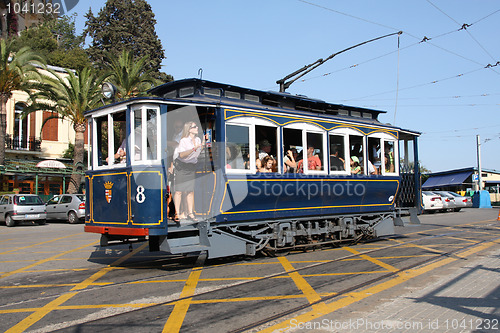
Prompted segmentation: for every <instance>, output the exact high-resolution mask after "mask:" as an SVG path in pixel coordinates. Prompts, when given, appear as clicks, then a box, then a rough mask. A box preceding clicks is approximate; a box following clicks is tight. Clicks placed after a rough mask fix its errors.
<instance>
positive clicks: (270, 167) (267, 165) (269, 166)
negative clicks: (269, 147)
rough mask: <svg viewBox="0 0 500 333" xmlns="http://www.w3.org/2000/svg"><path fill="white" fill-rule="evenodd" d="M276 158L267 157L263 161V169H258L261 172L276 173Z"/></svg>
mask: <svg viewBox="0 0 500 333" xmlns="http://www.w3.org/2000/svg"><path fill="white" fill-rule="evenodd" d="M274 164H275V161H274V158H272V157H271V156H266V157H264V159H263V160H262V167H261V168H260V169H258V171H259V172H274Z"/></svg>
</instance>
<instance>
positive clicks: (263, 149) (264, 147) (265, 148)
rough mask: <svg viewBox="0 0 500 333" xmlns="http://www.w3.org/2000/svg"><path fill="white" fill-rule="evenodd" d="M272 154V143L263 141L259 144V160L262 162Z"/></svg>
mask: <svg viewBox="0 0 500 333" xmlns="http://www.w3.org/2000/svg"><path fill="white" fill-rule="evenodd" d="M270 153H271V143H270V142H269V141H268V140H262V141H261V142H260V143H259V159H260V160H262V159H263V158H264V157H266V156H268V155H269V154H270Z"/></svg>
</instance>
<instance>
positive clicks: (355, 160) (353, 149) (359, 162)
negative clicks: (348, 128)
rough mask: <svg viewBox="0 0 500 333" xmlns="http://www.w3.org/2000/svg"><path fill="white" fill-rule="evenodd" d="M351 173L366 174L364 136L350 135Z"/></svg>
mask: <svg viewBox="0 0 500 333" xmlns="http://www.w3.org/2000/svg"><path fill="white" fill-rule="evenodd" d="M349 145H350V158H351V161H350V165H351V174H364V149H363V137H362V136H358V135H349Z"/></svg>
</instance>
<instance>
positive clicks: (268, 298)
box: [0, 293, 336, 314]
mask: <svg viewBox="0 0 500 333" xmlns="http://www.w3.org/2000/svg"><path fill="white" fill-rule="evenodd" d="M335 294H336V293H321V294H320V296H323V297H328V296H333V295H335ZM305 297H306V296H305V295H303V294H301V295H282V296H262V297H242V298H228V299H223V298H222V299H205V300H198V301H196V300H193V301H192V302H191V304H217V303H233V302H254V301H271V300H286V299H300V298H305ZM176 302H177V301H172V302H169V303H166V304H164V305H174V304H175V303H176ZM158 304H160V303H156V302H153V303H125V304H88V305H60V306H58V307H56V308H54V310H84V309H87V310H88V309H107V308H145V307H148V306H153V305H158ZM40 309H41V308H21V309H9V310H0V314H9V313H23V312H36V311H38V310H40Z"/></svg>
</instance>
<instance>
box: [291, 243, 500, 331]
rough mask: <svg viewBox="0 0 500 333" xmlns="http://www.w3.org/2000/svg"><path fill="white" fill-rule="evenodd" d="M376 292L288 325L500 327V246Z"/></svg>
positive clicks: (322, 328) (394, 328) (404, 328)
mask: <svg viewBox="0 0 500 333" xmlns="http://www.w3.org/2000/svg"><path fill="white" fill-rule="evenodd" d="M373 297H377V298H378V299H377V301H376V302H373V298H372V297H370V298H371V300H370V301H371V305H369V304H364V305H363V304H359V305H358V304H355V305H353V306H352V307H347V308H345V309H342V310H341V311H336V312H334V313H331V314H329V315H326V316H324V317H322V318H319V319H316V320H314V321H313V322H310V323H303V326H302V327H300V328H301V329H300V328H299V327H296V328H297V329H292V330H289V331H291V332H311V331H314V332H356V333H357V332H384V333H385V332H499V333H500V249H498V248H496V249H495V250H490V251H484V252H480V253H478V254H476V255H474V256H473V257H469V258H466V259H463V260H461V261H460V262H459V263H455V264H451V265H450V266H449V267H447V266H445V267H441V268H440V269H438V270H436V271H432V272H429V273H428V274H424V275H423V276H421V277H420V278H419V279H418V281H412V283H406V284H405V286H402V287H401V288H397V290H393V291H392V292H391V293H385V294H383V293H381V294H378V295H374V296H373ZM373 303H375V305H374V304H373ZM374 306H375V310H373V307H374ZM363 307H364V308H363ZM314 324H315V325H314Z"/></svg>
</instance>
